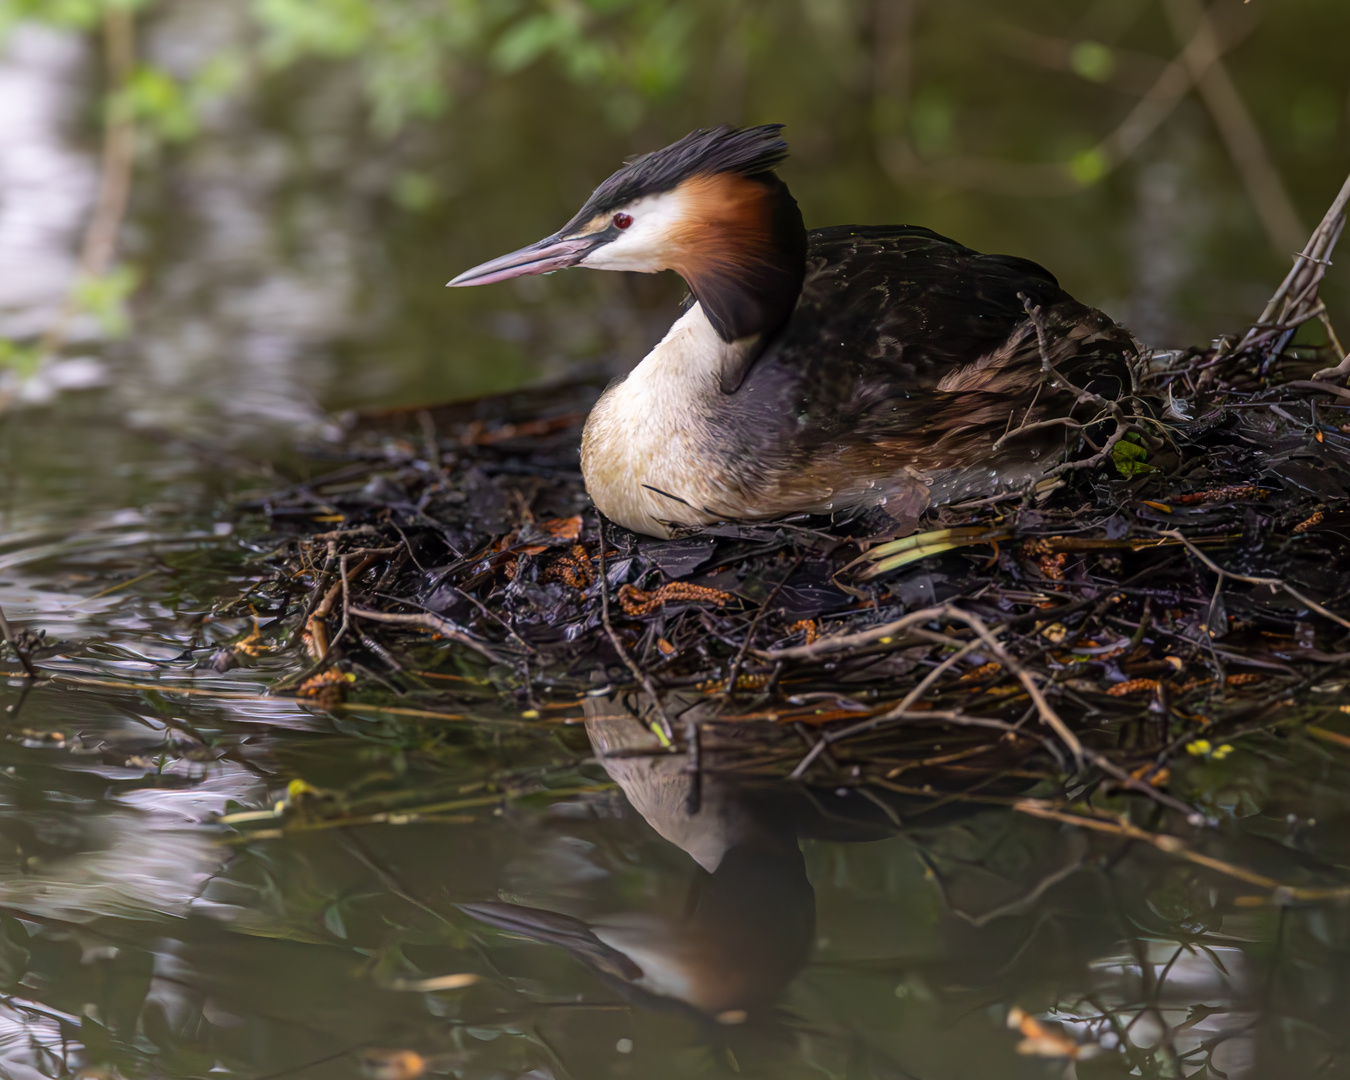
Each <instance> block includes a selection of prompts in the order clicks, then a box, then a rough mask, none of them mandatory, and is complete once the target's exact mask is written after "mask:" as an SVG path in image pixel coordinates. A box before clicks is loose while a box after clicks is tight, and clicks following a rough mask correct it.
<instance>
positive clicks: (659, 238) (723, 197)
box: [450, 124, 806, 341]
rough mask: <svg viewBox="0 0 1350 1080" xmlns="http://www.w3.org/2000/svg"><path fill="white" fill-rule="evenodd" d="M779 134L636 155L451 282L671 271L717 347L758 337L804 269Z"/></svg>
mask: <svg viewBox="0 0 1350 1080" xmlns="http://www.w3.org/2000/svg"><path fill="white" fill-rule="evenodd" d="M782 127H783V125H781V124H763V125H760V126H759V127H751V128H739V129H738V128H732V127H728V126H726V125H723V126H721V127H716V128H713V129H711V130H706V131H705V130H699V131H694V132H691V133H690V134H689V135H686V136H685V137H684V138H683V139H681V140H680V141H679V142H676V143H672V144H671V145H670V146H667V147H666V148H665V149H664V150H657V151H655V152H653V153H650V154H643V155H642V156H641V157H638V158H634V159H633V160H632V161H630V162H629V163H628V164H627V165H625V166H624V167H623V168H622V169H620V170H619V171H618V172H616V173H615V174H614V175H613V176H611V177H610V178H609V179H608V180H606V181H605V182H604V183H603V184H601V185H600V186H599V187H598V188H596V189H595V192H594V194H592V195H591V197H590V198H589V199H588V200H586V205H585V206H583V207H582V208H581V209H580V210H579V211H577V214H576V216H575V217H573V218H572V220H571V221H569V222H568V223H567V224H566V225H564V226H563V227H562V228H561V229H560V230H559V231H558V232H556V233H554V234H553V235H552V236H548V237H545V238H544V239H543V240H540V241H538V242H537V243H534V244H531V245H529V246H528V247H524V248H521V249H520V250H519V251H513V252H512V253H511V254H509V255H503V256H502V257H501V258H498V259H493V260H492V261H491V262H486V263H483V264H482V265H481V266H475V267H474V268H473V269H472V270H466V271H465V272H464V273H462V274H460V275H459V276H458V277H457V278H455V279H454V280H453V281H451V282H450V284H451V285H454V286H463V285H487V284H490V283H492V282H495V281H505V280H506V279H508V278H513V277H521V276H523V275H525V274H547V273H552V272H553V271H555V270H561V269H563V268H565V267H568V266H589V267H592V268H594V269H597V270H635V271H638V272H640V273H656V272H657V271H660V270H674V271H676V272H677V273H678V274H679V275H680V276H681V277H683V278H684V279H685V281H686V282H687V283H688V285H689V289H690V291H691V292H692V293H693V294H694V298H695V299H696V300H697V301H698V302H699V304H700V305H701V306H702V308H703V312H704V314H705V315H706V316H707V317H708V321H709V322H711V323H712V325H713V327H714V328H715V329H716V330H717V333H718V334H719V336H720V337H721V338H722V339H723V340H724V341H737V340H741V339H745V338H752V337H756V336H758V337H759V338H761V340H762V339H764V338H766V337H767V335H768V334H770V333H771V332H772V331H774V330H776V329H777V328H778V327H779V326H780V325H781V324H782V322H783V321H784V320H785V319H786V318H787V316H788V315H789V314H790V313H791V311H792V308H793V305H794V304H795V303H796V301H797V294H798V293H799V292H800V291H801V284H802V277H803V275H804V274H805V267H806V229H805V226H804V225H803V224H802V216H801V211H800V210H798V208H797V203H796V200H794V199H793V198H792V195H791V194H790V193H789V192H788V189H787V186H786V185H785V184H784V183H783V182H782V181H781V180H779V179H778V177H777V176H776V175H775V173H774V171H773V170H774V168H775V166H777V165H779V164H780V163H781V162H782V161H783V159H784V158H785V157H786V156H787V143H785V142H784V141H783V140H782V138H780V136H779V133H780V132H781V131H782Z"/></svg>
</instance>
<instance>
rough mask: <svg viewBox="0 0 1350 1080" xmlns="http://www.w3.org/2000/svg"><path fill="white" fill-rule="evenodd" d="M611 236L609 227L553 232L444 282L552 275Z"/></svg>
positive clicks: (480, 282) (487, 282) (486, 282)
mask: <svg viewBox="0 0 1350 1080" xmlns="http://www.w3.org/2000/svg"><path fill="white" fill-rule="evenodd" d="M612 239H613V236H612V235H610V230H604V231H602V232H598V233H592V234H591V235H590V236H574V237H570V238H566V239H564V238H562V237H560V236H558V234H556V233H555V234H554V235H552V236H546V237H544V239H542V240H540V241H538V242H537V243H533V244H530V245H529V246H528V247H523V248H521V249H520V250H519V251H513V252H511V254H510V255H502V256H501V257H500V258H496V259H493V260H491V261H490V262H485V263H482V264H480V265H478V266H475V267H474V268H473V269H472V270H465V271H464V273H462V274H460V275H459V276H458V277H457V278H454V279H453V280H452V281H450V282H447V285H449V286H450V287H453V288H460V287H462V286H465V285H491V284H492V283H493V282H494V281H506V280H507V279H508V278H514V277H524V276H526V275H527V274H551V273H553V271H555V270H563V269H565V268H566V267H569V266H576V264H577V263H579V262H581V260H582V259H584V258H585V257H586V256H587V255H588V254H589V253H590V252H591V251H593V250H595V249H596V248H597V247H599V246H600V245H601V244H603V243H606V242H608V241H609V240H612Z"/></svg>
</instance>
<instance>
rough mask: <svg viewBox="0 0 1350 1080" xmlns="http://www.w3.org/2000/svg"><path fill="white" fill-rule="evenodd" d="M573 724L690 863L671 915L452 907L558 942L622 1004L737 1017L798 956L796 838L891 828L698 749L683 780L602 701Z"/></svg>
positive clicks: (808, 909)
mask: <svg viewBox="0 0 1350 1080" xmlns="http://www.w3.org/2000/svg"><path fill="white" fill-rule="evenodd" d="M586 730H587V733H588V735H589V736H590V739H591V745H592V746H593V748H594V749H595V753H596V756H597V758H599V760H600V761H601V762H602V764H603V765H604V768H605V771H606V772H607V773H608V774H609V776H610V778H611V779H612V780H613V781H614V782H615V783H617V784H618V785H619V787H620V788H621V789H622V790H623V793H624V794H625V795H626V796H627V798H628V802H629V803H630V804H631V805H632V807H633V809H635V810H636V811H637V812H638V813H639V814H641V815H642V817H643V818H644V819H645V820H646V821H647V823H648V824H649V825H650V826H651V827H652V828H653V829H654V830H655V831H656V832H657V833H658V834H660V835H661V836H662V837H663V838H664V839H666V840H668V841H669V842H670V843H672V844H674V845H675V846H677V847H679V848H680V849H682V850H683V851H684V852H685V853H687V854H688V855H689V857H690V858H691V859H693V861H694V862H695V863H696V864H697V865H698V868H699V869H698V870H696V871H695V877H694V880H693V883H692V887H691V888H690V891H689V896H688V900H687V902H686V905H685V910H684V913H683V915H682V916H678V917H675V918H670V917H666V916H662V915H656V914H651V913H646V912H635V911H624V912H618V913H613V914H610V915H607V916H602V917H595V918H590V919H587V920H584V921H583V920H582V919H579V918H576V917H573V916H571V915H567V914H562V913H559V912H556V911H549V910H544V909H541V908H537V907H529V906H524V905H520V904H513V903H502V902H487V903H468V904H461V905H460V907H461V908H462V910H464V911H465V912H466V913H467V914H469V915H471V916H472V917H473V918H475V919H478V920H480V921H481V922H484V923H487V924H489V925H491V926H493V927H496V928H497V929H499V930H502V931H504V932H506V933H508V934H512V935H517V936H520V937H525V938H530V939H532V940H535V941H539V942H547V943H549V944H553V945H560V946H562V947H563V948H565V949H566V950H568V952H570V953H571V954H572V955H573V956H574V957H576V958H577V959H578V960H580V961H582V962H583V963H585V964H586V965H588V966H589V967H590V968H592V969H593V970H594V971H595V972H597V973H598V974H599V975H600V977H601V978H602V979H603V980H604V981H605V982H606V983H608V984H609V985H610V986H612V987H613V988H615V989H616V990H617V991H618V992H619V993H620V995H621V996H623V997H624V998H626V999H628V1000H629V1001H632V1002H634V1003H635V1004H639V1005H643V1006H647V1007H652V1008H670V1007H675V1008H688V1009H692V1010H693V1011H694V1012H695V1013H697V1014H698V1015H700V1016H702V1017H706V1018H712V1019H715V1020H717V1021H718V1022H720V1023H723V1024H736V1023H741V1022H743V1021H745V1020H746V1019H747V1018H749V1016H750V1015H751V1014H752V1013H753V1012H755V1011H756V1010H758V1009H761V1008H763V1007H765V1006H767V1005H769V1004H770V1003H772V1002H773V1001H774V999H775V998H777V997H778V996H779V995H780V994H781V993H782V991H783V990H784V989H785V988H786V987H787V985H788V984H789V983H790V982H791V981H792V980H793V978H795V977H796V975H797V973H798V972H799V971H801V969H802V968H803V967H804V966H805V965H806V962H807V960H808V958H809V956H810V952H811V947H812V943H813V941H814V938H815V921H816V901H815V892H814V890H813V888H812V886H811V882H810V880H809V879H808V877H807V873H806V863H805V860H804V859H803V857H802V852H801V848H800V847H799V843H798V841H799V840H800V839H804V838H818V839H831V840H836V841H850V840H873V839H880V838H882V837H885V836H889V835H893V833H894V831H895V829H894V826H893V825H891V824H890V821H889V820H888V818H887V815H886V814H885V812H884V811H883V810H882V809H881V808H880V807H878V806H877V805H876V804H873V803H871V802H868V801H867V800H865V799H863V798H861V797H860V796H858V795H856V794H849V793H847V792H844V791H840V792H823V793H822V792H814V791H810V790H808V789H807V788H805V787H801V786H798V785H791V784H787V783H764V782H759V783H756V782H753V781H751V780H747V779H745V778H742V777H736V776H733V775H732V774H730V773H728V772H718V771H716V770H715V768H713V769H711V770H710V769H708V768H707V767H708V766H709V765H710V764H714V765H715V759H714V761H710V760H709V755H708V754H707V753H705V756H704V770H703V771H702V772H701V773H699V774H698V775H697V776H696V775H695V774H694V772H693V771H692V770H691V769H690V767H689V760H688V757H687V755H685V754H672V753H663V752H660V747H659V744H658V743H657V741H656V739H655V737H654V736H653V735H652V734H651V733H650V732H649V731H648V730H647V729H646V728H645V727H644V726H643V725H642V724H641V723H640V722H639V721H638V720H637V719H636V718H635V717H634V716H633V715H632V714H630V713H624V712H620V711H617V710H616V707H615V706H614V705H612V704H606V703H600V704H597V705H596V706H595V707H594V708H593V710H592V715H591V716H590V717H588V719H587V721H586ZM695 784H697V790H698V794H697V797H696V803H697V805H695V800H694V799H691V795H692V793H693V789H694V786H695Z"/></svg>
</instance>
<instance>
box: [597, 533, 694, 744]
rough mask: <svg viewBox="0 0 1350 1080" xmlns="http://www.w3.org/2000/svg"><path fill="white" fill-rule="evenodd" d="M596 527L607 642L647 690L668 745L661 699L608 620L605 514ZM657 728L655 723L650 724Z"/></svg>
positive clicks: (670, 736)
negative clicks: (598, 535)
mask: <svg viewBox="0 0 1350 1080" xmlns="http://www.w3.org/2000/svg"><path fill="white" fill-rule="evenodd" d="M596 517H597V518H598V528H599V532H600V556H599V559H600V621H601V622H602V623H604V626H605V633H606V634H608V635H609V643H610V644H611V645H613V646H614V651H615V652H617V653H618V654H619V659H620V660H622V661H623V662H624V666H625V667H627V668H628V670H629V671H631V672H632V673H633V678H635V679H637V681H638V682H639V683H640V684H641V686H642V688H643V689H644V690H646V691H647V696H648V697H650V698H651V699H652V707H653V708H654V709H655V710H656V716H657V719H658V721H659V725H660V726H659V729H658V730H656V731H655V732H654V733H655V734H656V735H657V737H658V738H660V739H663V740H664V742H665V745H666V746H670V745H672V744H673V743H674V741H675V734H674V729H672V728H671V726H670V717H668V716H667V715H666V708H665V706H664V705H663V704H662V703H661V699H660V698H659V697H658V696H657V694H656V688H655V687H654V686H653V685H652V680H651V678H650V676H648V675H647V673H646V672H645V671H643V670H642V669H641V668H640V667H638V666H637V662H636V661H635V660H634V659H633V658H632V657H631V656H629V655H628V650H627V649H626V648H625V647H624V644H623V639H622V638H620V637H619V635H618V633H617V632H616V631H615V629H614V624H613V623H611V622H610V621H609V572H608V571H607V570H606V569H605V544H606V540H605V516H604V515H603V514H597V515H596ZM652 726H653V728H654V729H655V728H657V725H655V724H654V725H652Z"/></svg>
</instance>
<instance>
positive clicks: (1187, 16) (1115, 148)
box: [872, 0, 1303, 251]
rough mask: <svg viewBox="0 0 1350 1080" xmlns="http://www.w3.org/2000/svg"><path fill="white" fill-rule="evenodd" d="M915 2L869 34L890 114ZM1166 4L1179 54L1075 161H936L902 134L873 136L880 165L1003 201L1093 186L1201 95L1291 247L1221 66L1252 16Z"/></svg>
mask: <svg viewBox="0 0 1350 1080" xmlns="http://www.w3.org/2000/svg"><path fill="white" fill-rule="evenodd" d="M920 2H921V0H895V2H893V3H890V2H884V3H878V4H877V5H876V9H875V25H874V33H875V39H876V41H877V43H878V51H879V55H878V58H877V60H876V63H875V67H874V72H873V86H872V94H873V100H874V102H877V103H879V102H881V101H883V100H885V101H888V103H889V104H890V105H891V107H892V111H898V112H903V111H905V110H906V109H907V108H908V105H909V96H910V86H911V83H912V76H913V60H912V52H911V46H912V41H913V34H914V22H915V16H916V14H917V11H918V7H919V4H920ZM1164 6H1165V7H1166V8H1167V10H1168V14H1169V16H1170V17H1171V21H1172V23H1173V26H1174V29H1175V30H1176V31H1177V36H1178V39H1179V41H1181V42H1183V44H1182V48H1181V51H1180V52H1179V53H1178V54H1177V56H1176V58H1175V59H1173V60H1171V61H1170V62H1166V63H1164V64H1163V66H1162V69H1161V71H1159V72H1158V73H1157V75H1156V76H1155V77H1154V78H1153V80H1152V82H1151V83H1150V85H1149V86H1148V87H1147V89H1145V90H1144V91H1143V93H1142V94H1140V95H1139V99H1138V101H1137V102H1136V103H1135V105H1134V107H1133V108H1132V109H1130V111H1129V112H1128V113H1127V114H1126V115H1125V117H1124V118H1123V119H1122V120H1121V121H1120V122H1119V123H1118V124H1117V125H1116V127H1115V128H1114V129H1113V130H1112V131H1111V132H1110V133H1108V134H1107V135H1106V136H1104V137H1103V138H1102V139H1100V140H1099V141H1098V142H1097V144H1096V145H1095V146H1094V147H1092V148H1091V149H1089V150H1087V151H1086V152H1085V153H1083V154H1080V155H1078V156H1077V157H1076V158H1075V159H1074V160H1073V161H1054V162H1024V161H1014V160H1010V159H1007V158H995V157H984V156H979V155H958V156H952V157H946V158H942V159H937V160H934V159H929V158H925V157H923V156H922V155H921V154H920V153H919V152H918V151H917V150H916V149H915V148H914V146H913V144H912V143H911V142H910V140H909V138H908V137H907V136H906V135H904V134H903V133H902V134H897V135H892V136H889V137H887V136H883V135H881V134H878V135H877V137H876V150H877V157H878V159H879V160H880V162H881V164H882V166H883V168H885V169H886V171H887V172H888V173H889V174H890V175H891V177H892V178H893V179H894V180H896V181H897V182H903V181H907V180H910V179H912V178H914V177H921V178H924V179H929V180H936V181H939V182H942V183H947V184H956V185H958V186H961V187H971V188H982V189H985V190H989V191H997V192H1001V193H1003V194H1008V195H1020V196H1038V195H1063V194H1070V193H1072V192H1075V191H1080V190H1082V189H1084V188H1086V187H1088V186H1089V185H1091V184H1093V183H1096V182H1097V181H1098V180H1100V179H1101V178H1102V176H1104V175H1105V174H1106V173H1109V172H1111V171H1113V170H1114V169H1117V168H1119V167H1120V166H1121V165H1123V164H1124V163H1125V162H1126V161H1128V160H1129V159H1130V158H1131V157H1132V156H1133V155H1134V154H1135V153H1136V151H1138V149H1139V148H1140V146H1142V145H1143V143H1144V142H1145V140H1147V139H1148V138H1149V136H1151V135H1152V134H1153V133H1154V132H1155V131H1157V130H1158V128H1159V127H1160V126H1161V125H1162V124H1163V122H1164V121H1165V120H1167V118H1168V117H1169V116H1171V115H1172V113H1173V112H1174V111H1175V110H1176V108H1177V106H1178V105H1180V104H1181V102H1182V101H1183V100H1184V99H1185V97H1186V95H1187V94H1189V93H1190V92H1191V90H1192V89H1198V91H1199V93H1200V96H1201V99H1202V100H1203V102H1204V104H1205V107H1206V108H1207V109H1208V110H1209V111H1210V113H1211V114H1212V115H1213V117H1214V122H1215V126H1216V127H1217V128H1218V130H1219V134H1220V135H1221V137H1222V138H1223V140H1224V143H1225V145H1226V146H1227V147H1228V150H1229V153H1230V154H1231V155H1232V157H1233V160H1234V162H1235V163H1236V164H1237V166H1238V169H1239V170H1240V172H1241V173H1242V177H1243V181H1244V183H1245V184H1246V186H1247V189H1248V192H1249V194H1250V195H1251V198H1252V201H1253V202H1254V203H1255V204H1256V208H1257V212H1258V214H1259V215H1260V217H1261V221H1262V224H1263V225H1264V226H1265V228H1266V232H1267V234H1268V235H1269V237H1270V241H1271V244H1272V246H1273V247H1274V248H1275V249H1276V250H1277V251H1285V250H1290V249H1292V248H1293V247H1294V246H1295V245H1296V244H1297V242H1298V238H1299V237H1300V236H1302V235H1303V233H1302V229H1301V228H1300V227H1299V224H1298V216H1297V214H1296V213H1295V212H1294V209H1293V204H1292V203H1291V202H1290V200H1289V196H1288V194H1287V193H1286V192H1285V189H1284V186H1283V184H1282V183H1281V181H1280V178H1279V175H1278V173H1276V171H1275V169H1274V167H1273V166H1272V165H1271V163H1270V160H1269V158H1268V157H1267V156H1266V153H1265V149H1264V146H1263V145H1262V141H1261V136H1260V132H1259V131H1258V130H1257V128H1256V125H1255V123H1254V122H1253V121H1252V119H1251V115H1250V113H1248V111H1247V108H1246V106H1245V104H1244V103H1243V101H1242V98H1241V96H1240V95H1239V94H1238V92H1237V89H1236V87H1235V86H1234V85H1233V82H1232V79H1231V78H1230V77H1229V75H1228V73H1227V71H1226V69H1225V68H1224V66H1223V63H1222V60H1221V57H1222V56H1223V54H1224V53H1225V52H1227V51H1229V50H1231V49H1232V48H1233V47H1234V46H1236V45H1237V44H1238V42H1239V41H1240V40H1241V39H1242V38H1243V37H1245V36H1246V34H1247V33H1248V32H1249V31H1250V30H1251V29H1252V27H1253V25H1254V23H1253V22H1252V21H1251V20H1250V19H1245V20H1242V21H1241V22H1239V21H1238V18H1237V16H1238V15H1240V14H1241V13H1242V6H1241V5H1235V4H1224V5H1223V8H1224V11H1223V12H1222V15H1223V24H1222V25H1218V24H1217V21H1216V19H1215V18H1214V14H1215V9H1214V8H1211V9H1209V10H1208V11H1205V10H1201V8H1200V6H1199V4H1198V0H1164ZM1219 6H1220V5H1215V7H1216V8H1217V7H1219ZM1183 24H1184V25H1185V26H1186V27H1187V28H1189V29H1190V33H1189V36H1187V35H1185V34H1184V33H1183V32H1182V27H1183ZM883 49H884V50H885V51H884V52H882V51H881V50H883ZM896 106H898V108H896ZM1076 162H1077V163H1079V166H1078V167H1077V168H1076V167H1075V163H1076Z"/></svg>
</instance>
